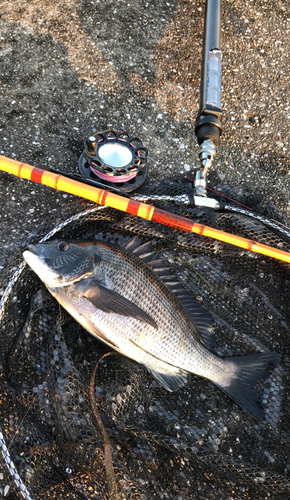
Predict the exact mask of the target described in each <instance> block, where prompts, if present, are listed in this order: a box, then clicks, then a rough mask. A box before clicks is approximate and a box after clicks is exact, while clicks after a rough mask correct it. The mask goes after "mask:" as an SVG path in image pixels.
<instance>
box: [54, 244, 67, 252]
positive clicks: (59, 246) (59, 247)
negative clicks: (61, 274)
mask: <svg viewBox="0 0 290 500" xmlns="http://www.w3.org/2000/svg"><path fill="white" fill-rule="evenodd" d="M69 247H70V244H69V243H67V242H66V241H59V242H58V243H57V245H56V248H57V249H58V250H60V251H61V252H66V251H67V250H68V249H69Z"/></svg>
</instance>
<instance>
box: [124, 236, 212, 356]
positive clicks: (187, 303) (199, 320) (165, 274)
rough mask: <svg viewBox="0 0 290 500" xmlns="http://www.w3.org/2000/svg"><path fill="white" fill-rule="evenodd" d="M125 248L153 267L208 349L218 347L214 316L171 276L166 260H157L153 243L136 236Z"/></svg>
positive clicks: (177, 279) (175, 277)
mask: <svg viewBox="0 0 290 500" xmlns="http://www.w3.org/2000/svg"><path fill="white" fill-rule="evenodd" d="M123 246H124V248H127V250H130V251H131V252H133V253H134V254H135V255H137V256H138V257H139V258H140V259H142V260H143V261H144V262H146V263H147V264H148V265H149V266H150V267H151V269H152V270H153V271H154V272H155V273H156V274H157V275H158V277H159V278H160V279H161V280H162V281H163V283H164V284H165V285H166V286H167V287H168V288H169V289H170V290H171V292H173V293H174V295H175V296H176V297H177V298H178V299H179V300H180V302H181V303H182V305H183V306H184V308H185V309H186V311H187V313H188V314H189V316H190V318H191V320H192V322H193V323H194V325H195V327H196V329H197V331H198V333H199V334H200V336H201V339H202V341H203V343H204V345H205V346H206V347H207V348H212V347H214V346H215V345H216V340H215V335H214V331H213V328H212V325H213V318H212V315H211V314H210V312H209V311H207V310H206V309H204V308H203V307H202V306H201V305H200V303H199V302H198V301H197V300H196V299H194V298H193V297H191V296H190V295H189V294H188V293H187V291H186V290H185V288H184V287H183V284H182V282H181V281H180V279H179V277H178V276H174V275H173V274H171V271H170V270H169V268H168V267H167V262H166V260H165V259H164V258H156V257H157V254H158V251H157V252H154V251H153V252H151V246H152V241H149V242H147V243H142V241H141V240H140V238H139V237H138V236H134V237H133V238H131V239H130V240H129V241H127V242H126V243H125V244H124V245H123Z"/></svg>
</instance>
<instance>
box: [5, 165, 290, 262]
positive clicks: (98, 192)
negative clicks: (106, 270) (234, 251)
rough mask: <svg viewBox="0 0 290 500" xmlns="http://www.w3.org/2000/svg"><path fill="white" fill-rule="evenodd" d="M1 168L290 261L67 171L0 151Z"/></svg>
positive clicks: (278, 252) (282, 254)
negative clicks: (80, 179)
mask: <svg viewBox="0 0 290 500" xmlns="http://www.w3.org/2000/svg"><path fill="white" fill-rule="evenodd" d="M0 170H2V171H3V172H7V173H10V174H13V175H16V176H17V177H19V178H21V179H28V180H31V181H34V182H37V183H39V184H43V185H44V186H49V187H51V188H53V189H56V190H57V191H64V192H66V193H69V194H74V195H76V196H81V197H82V198H86V199H87V200H90V201H93V202H94V203H97V204H99V205H106V206H108V207H111V208H116V209H117V210H121V211H123V212H126V213H129V214H131V215H137V216H138V217H141V218H143V219H146V220H151V221H153V222H158V223H159V224H163V225H165V226H169V227H172V228H174V229H178V230H180V231H185V232H187V233H196V234H199V235H201V236H207V237H209V238H213V239H214V240H219V241H223V242H225V243H229V244H230V245H235V246H237V247H240V248H244V249H246V250H249V251H251V252H255V253H259V254H262V255H266V256H268V257H272V258H274V259H278V260H281V261H284V262H288V263H290V253H288V252H285V251H284V250H279V249H278V248H274V247H271V246H268V245H263V244H262V243H258V242H256V241H254V240H249V239H247V238H243V237H241V236H236V235H234V234H230V233H226V232H225V231H220V230H218V229H214V228H212V227H209V226H205V225H203V224H198V223H197V222H194V221H192V220H190V219H187V218H186V217H182V216H180V215H175V214H173V213H171V212H167V211H165V210H160V209H158V208H155V207H154V206H153V205H147V204H146V203H143V202H138V201H136V200H130V199H128V198H125V197H123V196H120V195H118V194H114V193H111V192H110V191H106V190H105V189H100V188H97V187H94V186H89V185H86V184H83V183H82V182H78V181H76V180H74V179H70V178H68V177H65V176H64V175H60V174H55V173H54V172H50V171H49V170H45V169H41V168H37V167H33V166H32V165H28V164H27V163H21V162H18V161H16V160H12V159H11V158H7V157H5V156H2V155H0Z"/></svg>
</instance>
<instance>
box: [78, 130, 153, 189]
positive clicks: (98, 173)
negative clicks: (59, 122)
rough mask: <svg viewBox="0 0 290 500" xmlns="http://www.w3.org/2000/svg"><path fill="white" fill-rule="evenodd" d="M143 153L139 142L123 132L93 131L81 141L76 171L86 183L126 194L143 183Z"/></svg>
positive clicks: (145, 168)
mask: <svg viewBox="0 0 290 500" xmlns="http://www.w3.org/2000/svg"><path fill="white" fill-rule="evenodd" d="M147 154H148V150H147V149H146V148H145V147H144V146H143V144H142V142H141V140H140V139H139V138H138V137H135V136H129V134H128V133H127V132H125V131H121V132H117V131H115V130H106V131H104V132H96V133H95V134H94V135H91V136H89V137H88V138H86V139H85V141H84V151H83V153H82V154H81V156H80V159H79V172H80V174H81V176H82V178H83V179H84V180H87V181H88V182H89V183H92V182H93V183H94V184H98V185H99V184H101V185H102V186H103V187H107V188H108V187H112V188H113V190H114V191H119V190H120V191H122V192H124V193H130V192H131V191H134V190H135V189H138V188H139V187H140V186H141V185H142V184H143V183H144V182H145V181H146V178H147V174H148V166H147Z"/></svg>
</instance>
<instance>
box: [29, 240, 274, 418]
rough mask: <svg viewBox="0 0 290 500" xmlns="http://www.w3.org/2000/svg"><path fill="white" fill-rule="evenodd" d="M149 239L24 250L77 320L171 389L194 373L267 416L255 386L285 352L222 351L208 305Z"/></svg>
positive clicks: (250, 410) (54, 243) (56, 243)
mask: <svg viewBox="0 0 290 500" xmlns="http://www.w3.org/2000/svg"><path fill="white" fill-rule="evenodd" d="M151 246H152V242H145V243H143V242H142V241H141V240H140V239H139V238H138V237H136V236H135V237H133V238H131V239H130V240H129V241H127V242H126V243H125V244H123V245H116V244H112V243H109V242H106V241H97V240H96V241H93V242H87V241H86V242H78V241H62V240H58V241H52V242H47V243H39V244H33V245H29V247H28V250H25V251H24V252H23V257H24V259H25V261H26V263H27V264H28V265H29V266H30V267H31V268H32V270H33V271H34V272H35V273H36V274H37V275H38V276H39V278H40V279H41V281H42V282H43V283H44V284H45V286H46V287H47V289H48V290H49V292H50V293H51V294H52V295H53V297H55V299H56V300H57V301H58V302H59V303H60V304H61V306H63V307H64V309H66V310H67V312H68V313H69V314H70V315H71V316H72V317H73V318H75V320H76V321H78V322H79V323H80V324H81V325H82V326H83V327H84V328H85V329H86V330H87V331H88V332H89V333H90V334H92V335H93V336H95V337H97V338H98V339H99V340H101V341H102V342H104V343H106V344H107V345H108V346H110V347H111V348H112V349H114V350H116V351H117V352H119V353H121V354H123V355H124V356H127V357H129V358H131V359H133V360H135V361H136V362H137V363H140V364H142V365H144V366H145V367H146V368H147V370H148V371H149V372H150V373H151V374H152V376H153V377H154V378H155V379H156V380H157V381H158V382H159V384H160V385H161V386H162V387H164V388H165V389H166V390H168V391H175V390H178V389H179V388H181V387H182V386H184V385H185V384H186V383H187V382H188V375H189V374H190V373H193V374H195V375H198V376H200V377H203V378H206V379H208V380H210V381H211V382H213V383H214V384H215V385H216V386H217V387H218V388H220V389H221V390H222V391H224V392H225V393H226V394H227V395H228V396H229V397H230V398H231V399H232V400H234V401H235V402H236V403H237V404H238V405H239V406H240V407H242V408H243V409H244V410H246V411H247V412H248V413H250V414H252V415H253V416H254V417H256V418H258V419H259V420H264V419H265V411H264V410H263V408H262V407H261V405H260V403H259V398H258V394H257V391H256V389H255V386H256V385H257V384H258V383H259V382H261V381H262V380H263V379H266V378H267V377H268V376H269V375H270V374H271V372H272V371H273V370H274V368H275V367H276V366H277V364H278V363H279V360H280V354H278V353H276V352H270V351H268V352H263V353H258V354H253V355H250V356H234V357H226V358H223V357H220V356H218V355H217V354H216V353H215V352H214V350H213V347H214V346H215V345H216V341H215V336H214V328H213V318H212V315H211V313H210V312H209V311H207V310H206V309H205V308H204V307H203V306H202V305H201V304H200V303H199V302H198V300H197V299H196V298H194V297H192V296H191V295H189V294H188V293H187V291H186V290H185V288H184V286H183V284H182V282H181V281H180V280H179V278H178V277H177V276H173V275H172V273H171V271H170V270H169V268H168V266H167V262H166V260H165V259H163V258H159V254H158V252H154V251H152V248H151Z"/></svg>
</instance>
